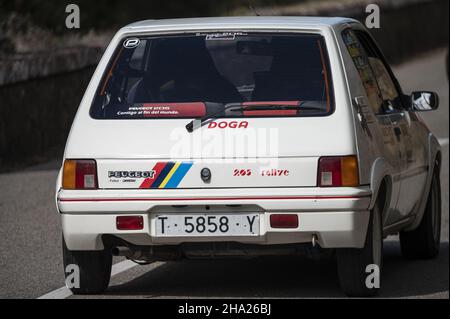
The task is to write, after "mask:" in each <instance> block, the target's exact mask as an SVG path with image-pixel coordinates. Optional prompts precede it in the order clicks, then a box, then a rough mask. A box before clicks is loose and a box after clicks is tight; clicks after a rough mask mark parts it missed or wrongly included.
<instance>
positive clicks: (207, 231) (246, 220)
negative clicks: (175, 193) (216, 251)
mask: <svg viewBox="0 0 450 319" xmlns="http://www.w3.org/2000/svg"><path fill="white" fill-rule="evenodd" d="M155 223H156V225H155V226H156V236H157V237H225V236H258V235H259V214H222V215H216V214H214V215H213V214H190V215H178V214H177V215H175V214H173V215H157V216H155Z"/></svg>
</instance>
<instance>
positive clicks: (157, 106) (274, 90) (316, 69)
mask: <svg viewBox="0 0 450 319" xmlns="http://www.w3.org/2000/svg"><path fill="white" fill-rule="evenodd" d="M231 103H232V104H237V105H241V107H240V108H238V109H236V108H235V109H231V110H229V108H227V106H228V105H229V104H231ZM258 105H261V106H264V107H261V108H257V107H255V106H258ZM272 106H273V109H272V108H271V107H272ZM277 106H278V107H277ZM280 106H281V107H280ZM283 106H289V107H286V108H283ZM246 107H249V108H251V110H249V111H246ZM333 108H334V102H333V91H332V81H331V73H330V68H329V60H328V55H327V50H326V46H325V41H324V39H323V37H322V36H320V35H313V34H261V33H254V34H250V33H233V32H228V33H227V32H224V33H208V34H192V35H179V36H157V37H140V38H126V39H124V40H123V41H122V42H121V44H120V46H119V47H118V48H117V50H116V52H115V54H114V56H113V58H112V59H111V61H110V63H109V66H108V69H107V70H106V72H105V74H104V76H103V79H102V80H101V82H100V85H99V88H98V90H97V93H96V96H95V99H94V102H93V105H92V107H91V111H90V113H91V116H92V117H93V118H95V119H161V118H186V119H192V118H201V117H204V116H208V115H211V114H218V112H219V114H220V112H221V110H223V114H221V115H220V117H233V118H239V117H285V116H287V117H296V116H325V115H329V114H331V113H332V112H333Z"/></svg>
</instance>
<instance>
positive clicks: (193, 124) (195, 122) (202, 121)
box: [186, 103, 242, 133]
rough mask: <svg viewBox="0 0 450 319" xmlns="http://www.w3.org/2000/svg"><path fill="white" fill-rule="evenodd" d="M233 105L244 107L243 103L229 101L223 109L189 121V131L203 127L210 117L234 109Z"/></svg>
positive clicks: (212, 117) (187, 127)
mask: <svg viewBox="0 0 450 319" xmlns="http://www.w3.org/2000/svg"><path fill="white" fill-rule="evenodd" d="M233 107H235V108H240V107H242V103H229V104H226V105H225V106H224V107H223V109H221V110H220V111H218V112H214V113H213V114H210V115H206V116H204V117H202V118H200V119H198V120H193V121H192V122H189V124H188V125H186V130H187V131H188V132H189V133H192V132H193V131H194V130H195V129H197V128H200V127H202V126H203V125H204V124H205V122H206V121H207V120H209V119H214V118H215V117H216V116H219V115H221V114H222V113H224V112H225V111H226V110H229V109H232V108H233Z"/></svg>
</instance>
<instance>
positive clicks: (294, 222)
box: [270, 214, 298, 228]
mask: <svg viewBox="0 0 450 319" xmlns="http://www.w3.org/2000/svg"><path fill="white" fill-rule="evenodd" d="M270 227H272V228H298V215H294V214H276V215H271V216H270Z"/></svg>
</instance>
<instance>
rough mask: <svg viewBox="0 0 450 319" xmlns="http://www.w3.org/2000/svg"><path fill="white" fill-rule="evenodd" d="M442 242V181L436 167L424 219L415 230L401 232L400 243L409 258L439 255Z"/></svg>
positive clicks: (425, 257) (426, 257)
mask: <svg viewBox="0 0 450 319" xmlns="http://www.w3.org/2000/svg"><path fill="white" fill-rule="evenodd" d="M440 244H441V183H440V180H439V171H438V170H437V169H436V168H435V172H434V174H433V180H432V181H431V188H430V193H429V195H428V198H427V205H426V208H425V212H424V215H423V217H422V221H421V222H420V224H419V227H417V228H416V229H415V230H413V231H409V232H401V233H400V245H401V249H402V255H403V256H404V257H405V258H407V259H430V258H435V257H437V256H438V255H439V246H440Z"/></svg>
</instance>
